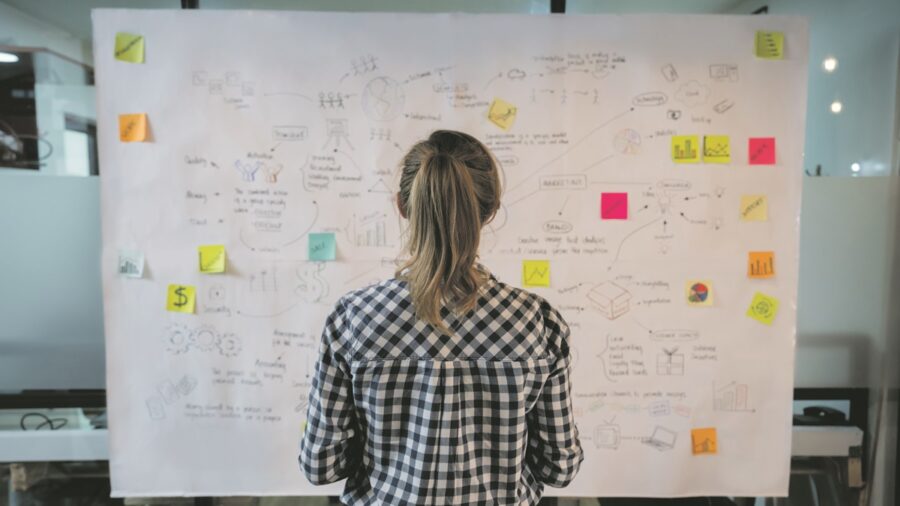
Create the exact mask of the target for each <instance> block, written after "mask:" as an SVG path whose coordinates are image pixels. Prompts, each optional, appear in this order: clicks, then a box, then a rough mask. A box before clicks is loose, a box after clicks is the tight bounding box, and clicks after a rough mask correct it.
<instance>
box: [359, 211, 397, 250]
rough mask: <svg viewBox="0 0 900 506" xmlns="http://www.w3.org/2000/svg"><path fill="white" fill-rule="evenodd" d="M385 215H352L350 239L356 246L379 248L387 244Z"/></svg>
mask: <svg viewBox="0 0 900 506" xmlns="http://www.w3.org/2000/svg"><path fill="white" fill-rule="evenodd" d="M386 220H387V217H386V216H385V215H383V214H376V215H372V216H365V217H363V218H362V219H356V217H355V216H354V220H353V230H352V235H351V237H352V240H353V243H354V244H355V245H356V246H358V247H364V248H380V247H385V246H389V244H388V243H387V233H386V231H385V228H386Z"/></svg>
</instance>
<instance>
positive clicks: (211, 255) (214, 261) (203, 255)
mask: <svg viewBox="0 0 900 506" xmlns="http://www.w3.org/2000/svg"><path fill="white" fill-rule="evenodd" d="M197 252H198V253H199V254H200V272H202V273H204V274H218V273H221V272H225V246H222V245H221V244H212V245H207V246H200V247H198V248H197Z"/></svg>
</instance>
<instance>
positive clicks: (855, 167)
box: [850, 162, 861, 172]
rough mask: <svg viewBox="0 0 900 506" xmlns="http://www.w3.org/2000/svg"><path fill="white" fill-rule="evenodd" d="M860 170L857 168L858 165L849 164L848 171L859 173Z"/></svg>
mask: <svg viewBox="0 0 900 506" xmlns="http://www.w3.org/2000/svg"><path fill="white" fill-rule="evenodd" d="M860 168H861V167H860V166H859V163H857V162H853V163H851V164H850V170H852V171H853V172H859V170H860Z"/></svg>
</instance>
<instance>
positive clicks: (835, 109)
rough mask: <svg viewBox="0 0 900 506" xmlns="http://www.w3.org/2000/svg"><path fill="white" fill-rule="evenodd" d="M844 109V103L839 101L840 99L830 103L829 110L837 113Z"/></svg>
mask: <svg viewBox="0 0 900 506" xmlns="http://www.w3.org/2000/svg"><path fill="white" fill-rule="evenodd" d="M843 109H844V104H842V103H841V101H840V100H835V101H834V102H832V103H831V112H833V113H835V114H837V113H839V112H841V111H842V110H843Z"/></svg>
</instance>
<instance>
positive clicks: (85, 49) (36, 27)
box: [0, 2, 93, 64]
mask: <svg viewBox="0 0 900 506" xmlns="http://www.w3.org/2000/svg"><path fill="white" fill-rule="evenodd" d="M0 45H2V46H25V47H44V48H47V49H50V50H52V51H56V52H57V53H60V54H62V55H64V56H67V57H69V58H71V59H73V60H76V61H78V62H82V63H88V64H90V63H91V62H92V61H93V58H92V57H91V52H90V47H89V46H88V45H86V44H85V41H84V40H82V39H80V38H78V37H76V36H74V35H72V34H71V33H68V32H66V31H64V30H62V29H60V28H57V27H55V26H53V25H51V24H49V23H46V22H44V21H41V20H39V19H36V18H34V17H32V16H29V15H28V14H25V13H24V12H22V11H20V10H18V9H16V8H14V7H12V6H10V5H8V4H6V3H2V2H0Z"/></svg>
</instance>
